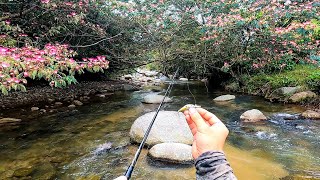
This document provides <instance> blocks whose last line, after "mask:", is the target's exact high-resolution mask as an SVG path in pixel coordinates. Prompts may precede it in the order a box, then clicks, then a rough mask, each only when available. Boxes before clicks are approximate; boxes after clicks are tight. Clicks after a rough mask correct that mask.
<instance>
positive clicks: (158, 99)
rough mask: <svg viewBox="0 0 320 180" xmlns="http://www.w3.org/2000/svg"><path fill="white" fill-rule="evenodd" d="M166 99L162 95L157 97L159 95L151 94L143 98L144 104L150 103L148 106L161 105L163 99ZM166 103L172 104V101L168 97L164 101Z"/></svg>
mask: <svg viewBox="0 0 320 180" xmlns="http://www.w3.org/2000/svg"><path fill="white" fill-rule="evenodd" d="M163 98H164V96H162V95H157V94H149V95H146V96H145V97H144V98H143V101H142V102H144V103H148V104H159V103H161V101H162V99H163ZM164 102H166V103H168V102H172V99H170V98H168V97H166V98H165V99H164Z"/></svg>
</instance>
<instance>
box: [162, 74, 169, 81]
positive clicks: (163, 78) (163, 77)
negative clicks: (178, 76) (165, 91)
mask: <svg viewBox="0 0 320 180" xmlns="http://www.w3.org/2000/svg"><path fill="white" fill-rule="evenodd" d="M160 80H161V81H170V79H169V78H168V77H167V76H165V75H162V76H161V77H160Z"/></svg>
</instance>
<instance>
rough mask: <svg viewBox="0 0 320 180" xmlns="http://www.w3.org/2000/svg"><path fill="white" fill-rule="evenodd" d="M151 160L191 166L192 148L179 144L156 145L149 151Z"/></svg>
mask: <svg viewBox="0 0 320 180" xmlns="http://www.w3.org/2000/svg"><path fill="white" fill-rule="evenodd" d="M149 156H150V157H151V158H153V159H156V160H159V161H165V162H171V163H179V164H192V163H193V157H192V147H191V146H190V145H187V144H181V143H161V144H156V145H155V146H153V147H152V148H151V149H150V150H149Z"/></svg>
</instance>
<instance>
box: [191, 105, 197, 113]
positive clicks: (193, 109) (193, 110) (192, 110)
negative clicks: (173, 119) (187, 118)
mask: <svg viewBox="0 0 320 180" xmlns="http://www.w3.org/2000/svg"><path fill="white" fill-rule="evenodd" d="M189 112H190V114H193V113H195V112H197V110H196V108H194V107H191V108H189Z"/></svg>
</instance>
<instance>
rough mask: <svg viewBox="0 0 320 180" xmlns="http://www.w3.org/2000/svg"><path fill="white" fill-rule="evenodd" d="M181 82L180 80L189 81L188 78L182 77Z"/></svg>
mask: <svg viewBox="0 0 320 180" xmlns="http://www.w3.org/2000/svg"><path fill="white" fill-rule="evenodd" d="M179 80H180V81H188V78H184V77H182V78H179Z"/></svg>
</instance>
